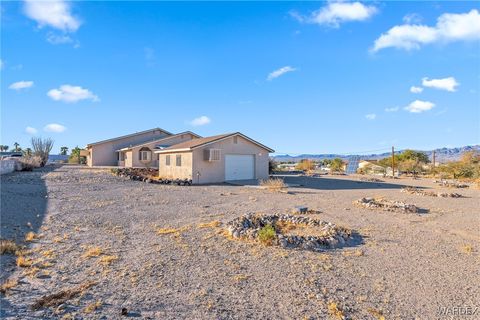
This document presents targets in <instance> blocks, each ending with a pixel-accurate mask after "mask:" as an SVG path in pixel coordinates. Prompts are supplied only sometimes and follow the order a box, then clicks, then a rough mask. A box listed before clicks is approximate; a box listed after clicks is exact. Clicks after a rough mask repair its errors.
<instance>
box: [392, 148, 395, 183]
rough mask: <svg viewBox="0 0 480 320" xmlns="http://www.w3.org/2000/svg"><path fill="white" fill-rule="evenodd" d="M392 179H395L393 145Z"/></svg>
mask: <svg viewBox="0 0 480 320" xmlns="http://www.w3.org/2000/svg"><path fill="white" fill-rule="evenodd" d="M392 179H395V148H394V147H393V146H392Z"/></svg>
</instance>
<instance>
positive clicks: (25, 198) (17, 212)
mask: <svg viewBox="0 0 480 320" xmlns="http://www.w3.org/2000/svg"><path fill="white" fill-rule="evenodd" d="M57 167H58V166H48V167H44V168H40V169H36V170H34V171H31V172H13V173H9V174H4V175H1V176H0V226H1V228H0V238H1V239H8V240H13V241H15V242H16V243H17V244H19V245H28V243H25V234H26V233H27V232H34V233H36V234H37V233H39V230H40V227H41V226H42V224H43V220H44V218H45V213H46V209H47V200H48V198H47V187H46V184H45V180H44V179H43V177H44V176H45V175H46V174H47V173H49V172H51V171H53V170H55V169H56V168H57ZM15 262H16V257H15V256H14V255H10V254H5V255H3V254H2V255H0V265H1V266H2V267H1V270H0V281H2V282H3V281H5V280H6V279H8V278H9V277H10V276H11V275H12V273H13V272H14V271H15V268H16V263H15ZM0 301H1V302H0V318H3V317H4V316H6V314H4V310H5V309H6V308H5V303H6V301H5V300H4V299H3V297H1V299H0ZM2 310H3V311H2Z"/></svg>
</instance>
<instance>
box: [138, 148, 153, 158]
mask: <svg viewBox="0 0 480 320" xmlns="http://www.w3.org/2000/svg"><path fill="white" fill-rule="evenodd" d="M139 156H140V161H152V150H150V149H149V148H146V147H144V148H142V149H140V152H139Z"/></svg>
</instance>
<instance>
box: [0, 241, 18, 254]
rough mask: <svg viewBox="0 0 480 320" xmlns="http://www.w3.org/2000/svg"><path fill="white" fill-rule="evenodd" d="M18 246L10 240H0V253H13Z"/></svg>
mask: <svg viewBox="0 0 480 320" xmlns="http://www.w3.org/2000/svg"><path fill="white" fill-rule="evenodd" d="M18 249H20V247H19V246H18V245H17V244H16V243H15V242H14V241H12V240H5V239H1V240H0V253H1V254H15V253H16V252H17V250H18Z"/></svg>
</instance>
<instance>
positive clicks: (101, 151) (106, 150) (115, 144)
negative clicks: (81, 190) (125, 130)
mask: <svg viewBox="0 0 480 320" xmlns="http://www.w3.org/2000/svg"><path fill="white" fill-rule="evenodd" d="M172 135H173V134H172V133H170V132H168V131H165V130H163V129H160V128H153V129H150V130H145V131H142V132H136V133H132V134H129V135H125V136H121V137H118V138H113V139H108V140H103V141H98V142H94V143H90V144H88V145H87V146H86V151H87V154H86V157H87V165H88V166H90V167H92V166H116V165H118V160H119V158H118V157H119V153H118V152H117V150H119V149H122V148H125V147H128V146H131V145H132V146H133V145H137V144H140V143H144V142H148V141H153V140H158V139H161V138H166V137H168V136H172Z"/></svg>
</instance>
